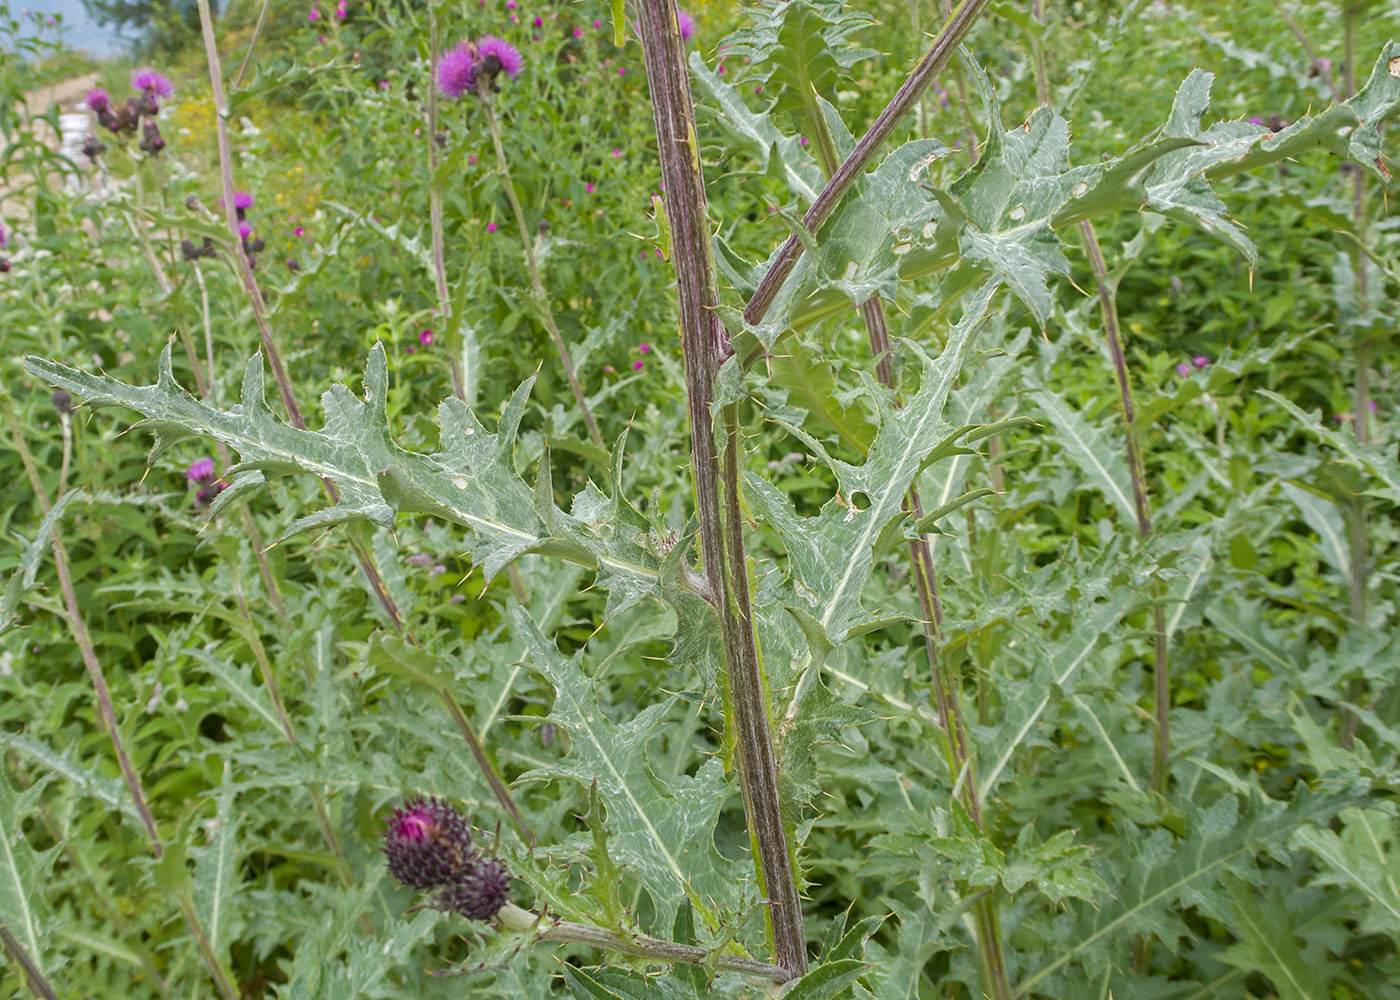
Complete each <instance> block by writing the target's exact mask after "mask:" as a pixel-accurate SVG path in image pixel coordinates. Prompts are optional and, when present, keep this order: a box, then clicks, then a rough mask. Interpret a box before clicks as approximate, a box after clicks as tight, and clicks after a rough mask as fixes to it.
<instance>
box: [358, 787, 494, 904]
mask: <svg viewBox="0 0 1400 1000" xmlns="http://www.w3.org/2000/svg"><path fill="white" fill-rule="evenodd" d="M388 823H389V828H388V829H387V830H386V831H385V832H384V855H385V857H386V858H388V861H389V872H390V874H392V875H393V876H394V878H396V879H398V880H399V881H400V882H402V883H403V884H404V885H410V886H412V887H413V888H415V889H433V888H437V887H440V886H449V885H452V884H453V883H454V881H456V879H457V877H458V875H459V874H460V873H461V872H462V870H463V869H464V868H467V867H468V866H469V865H471V863H472V862H473V861H474V860H475V859H476V849H475V848H474V847H472V835H471V830H470V829H469V828H468V826H467V821H466V820H465V819H464V818H463V817H462V815H461V814H460V813H459V812H457V810H456V809H453V808H452V807H451V806H450V805H448V804H447V803H446V802H439V801H438V800H437V799H435V798H433V799H422V798H418V799H414V800H412V801H411V802H410V801H405V802H404V804H403V808H401V809H395V810H394V815H393V816H392V817H390V819H389V821H388ZM498 908H499V907H498Z"/></svg>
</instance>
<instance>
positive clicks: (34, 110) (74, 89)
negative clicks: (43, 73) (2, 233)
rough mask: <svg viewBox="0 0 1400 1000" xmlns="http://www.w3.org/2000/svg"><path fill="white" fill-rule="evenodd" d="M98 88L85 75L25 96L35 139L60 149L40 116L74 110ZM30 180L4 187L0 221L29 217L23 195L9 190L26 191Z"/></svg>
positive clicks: (0, 197) (20, 177) (16, 180)
mask: <svg viewBox="0 0 1400 1000" xmlns="http://www.w3.org/2000/svg"><path fill="white" fill-rule="evenodd" d="M95 86H97V74H96V73H85V74H83V75H82V76H74V77H69V78H68V79H67V80H61V81H59V82H58V83H53V84H50V85H49V86H47V87H39V88H38V89H36V90H31V91H29V93H27V94H25V95H24V102H25V106H26V107H27V109H28V115H29V127H30V128H32V129H33V130H34V134H35V136H36V137H38V138H39V139H40V140H41V141H42V142H43V143H44V144H45V145H47V146H48V147H49V148H50V149H57V148H58V147H59V142H60V136H59V135H58V133H57V132H55V131H54V130H53V129H52V128H51V127H50V126H49V123H48V122H46V121H43V120H41V119H40V118H39V115H42V114H44V112H46V111H48V110H49V108H51V107H53V106H54V105H55V104H57V105H58V106H59V110H60V111H65V110H71V109H72V107H73V105H75V104H77V103H78V102H79V101H81V100H82V99H83V95H84V94H86V93H87V92H88V91H89V90H91V89H92V88H93V87H95ZM21 127H23V126H21ZM28 181H29V178H28V176H27V175H24V174H20V175H18V176H12V177H11V179H10V181H9V183H7V184H5V185H3V190H0V218H5V219H8V220H10V222H11V223H15V222H20V221H22V220H23V219H25V218H27V217H28V215H29V209H28V205H27V204H26V201H25V199H24V198H23V196H20V197H14V196H11V195H9V192H10V191H23V190H24V189H25V187H26V186H27V184H28Z"/></svg>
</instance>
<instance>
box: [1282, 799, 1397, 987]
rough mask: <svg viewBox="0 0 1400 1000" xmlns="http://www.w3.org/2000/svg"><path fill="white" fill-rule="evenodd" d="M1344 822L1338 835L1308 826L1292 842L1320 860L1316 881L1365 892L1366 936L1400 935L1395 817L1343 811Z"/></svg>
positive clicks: (1362, 922)
mask: <svg viewBox="0 0 1400 1000" xmlns="http://www.w3.org/2000/svg"><path fill="white" fill-rule="evenodd" d="M1341 821H1342V832H1341V833H1340V834H1337V833H1333V832H1332V831H1331V830H1329V829H1327V828H1325V827H1318V826H1306V827H1303V828H1302V829H1300V830H1299V831H1298V832H1297V833H1296V834H1294V835H1293V840H1292V841H1291V843H1292V845H1293V846H1294V847H1300V848H1303V849H1304V850H1307V851H1311V852H1312V853H1313V854H1314V855H1316V857H1317V859H1318V861H1319V862H1321V865H1322V868H1323V871H1322V874H1320V875H1318V876H1317V878H1316V879H1315V880H1314V881H1315V882H1316V883H1317V884H1320V885H1344V886H1350V887H1352V888H1354V889H1357V890H1358V891H1360V892H1361V894H1362V895H1363V896H1365V898H1366V905H1365V906H1364V907H1361V908H1360V913H1359V916H1360V930H1361V932H1362V933H1363V934H1390V935H1392V936H1396V937H1400V849H1397V846H1396V841H1397V837H1396V821H1395V819H1394V817H1391V816H1388V815H1386V814H1385V813H1383V812H1380V811H1378V810H1375V809H1343V810H1342V813H1341ZM1270 978H1271V979H1272V978H1273V976H1272V975H1271V976H1270ZM1275 982H1276V983H1277V980H1275Z"/></svg>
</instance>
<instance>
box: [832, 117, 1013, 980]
mask: <svg viewBox="0 0 1400 1000" xmlns="http://www.w3.org/2000/svg"><path fill="white" fill-rule="evenodd" d="M816 112H817V108H816V106H815V102H814V101H809V102H808V118H809V126H810V128H811V129H812V130H813V131H814V133H815V134H816V137H817V143H816V145H817V152H818V157H819V159H820V161H821V166H822V170H823V172H824V173H825V174H826V175H827V177H828V178H830V177H831V175H832V174H833V173H835V171H836V170H837V168H838V164H837V161H836V152H835V150H836V145H835V142H834V141H833V138H832V136H831V130H830V129H829V128H828V126H827V123H826V119H825V118H823V117H822V116H821V115H819V114H817V113H816ZM860 313H861V318H862V319H863V320H864V321H865V331H866V337H867V339H868V341H869V343H870V354H871V357H872V359H873V360H874V363H875V374H876V377H877V378H879V380H880V383H881V384H882V385H883V386H884V387H885V388H886V389H889V390H890V391H891V392H896V399H895V405H899V399H898V395H897V390H896V387H895V382H894V367H893V361H892V357H891V355H892V353H893V352H892V350H891V345H890V334H889V326H888V324H887V323H886V322H885V311H884V307H883V306H882V305H881V303H880V299H879V298H878V297H876V296H871V297H870V298H868V299H866V300H865V302H863V303H862V304H861V307H860ZM904 509H905V511H907V512H908V513H909V515H910V516H911V517H912V518H913V519H914V520H915V521H917V520H918V519H919V518H921V517H922V516H923V503H922V501H921V500H920V499H919V489H918V487H917V486H911V487H910V488H909V492H908V494H907V495H906V496H905V498H904ZM909 564H910V566H911V567H912V568H913V571H914V584H915V589H916V590H917V591H918V594H919V604H920V606H921V607H922V608H923V620H922V625H923V631H924V655H925V656H926V657H927V659H928V665H929V674H930V677H931V678H932V681H933V695H934V705H935V706H936V707H937V709H938V720H939V723H940V725H941V726H942V728H943V732H944V733H945V735H946V736H947V739H948V771H949V774H950V776H951V778H952V782H953V787H954V794H955V795H958V797H959V798H961V800H962V802H963V807H964V808H965V809H966V810H967V814H968V816H969V817H971V819H972V821H973V822H974V823H976V824H977V826H978V827H979V828H980V827H981V826H982V803H981V797H980V793H979V790H978V785H977V774H976V770H975V768H974V767H973V764H972V747H971V743H970V741H969V740H968V736H967V724H966V722H965V720H964V717H963V711H962V704H961V699H960V698H959V693H960V688H961V684H962V679H961V678H960V677H959V676H958V675H957V672H956V671H955V670H954V669H953V667H952V663H951V662H950V661H949V660H948V658H947V657H944V656H940V655H939V650H940V648H941V647H942V644H943V643H942V639H943V602H942V599H941V598H940V597H939V594H938V577H937V576H936V574H935V572H934V568H933V553H932V551H931V550H930V549H929V545H928V537H927V536H925V535H920V536H919V537H918V538H911V539H910V540H909ZM973 909H974V912H975V915H976V921H975V925H976V928H977V931H976V933H977V951H978V955H979V956H980V958H981V962H982V971H983V982H984V984H985V986H986V989H987V993H988V995H989V996H990V997H992V998H993V1000H1011V996H1012V993H1011V981H1010V980H1009V979H1008V978H1007V975H1006V958H1005V955H1004V954H1003V952H1002V946H1001V934H1000V929H999V928H1000V921H999V920H998V919H997V912H996V901H995V899H993V898H992V896H991V895H985V896H983V897H981V898H980V899H978V900H977V902H976V903H975V904H974V906H973Z"/></svg>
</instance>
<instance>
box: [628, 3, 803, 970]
mask: <svg viewBox="0 0 1400 1000" xmlns="http://www.w3.org/2000/svg"><path fill="white" fill-rule="evenodd" d="M637 11H638V14H639V20H640V34H641V40H642V49H643V53H644V55H645V61H646V72H647V84H648V87H649V89H650V92H651V105H652V118H653V121H654V123H655V126H656V145H657V150H658V153H659V156H660V160H661V173H662V179H663V180H664V182H665V185H666V201H667V206H666V215H667V218H668V219H669V220H670V223H671V230H672V245H673V250H674V252H673V255H672V257H673V262H674V266H675V273H676V283H677V290H678V294H679V299H680V317H679V318H680V327H681V341H682V347H683V350H684V357H685V378H686V391H687V397H688V400H687V401H688V404H689V405H688V409H689V415H690V439H691V449H692V466H693V469H694V476H695V513H696V519H697V520H698V522H699V526H700V552H701V558H702V560H703V571H704V576H703V581H702V583H701V584H700V586H702V587H703V591H704V596H705V598H706V599H707V600H709V601H710V602H711V603H712V604H713V605H714V607H715V610H716V611H717V612H718V615H719V622H720V638H721V641H722V644H723V649H724V658H725V662H726V665H727V667H728V677H729V684H730V691H731V695H732V698H731V701H732V706H733V718H732V719H731V720H730V724H731V725H732V726H733V733H734V745H735V749H736V756H737V757H738V759H739V776H740V780H741V782H742V785H743V791H744V795H743V799H744V811H745V814H746V816H747V819H748V825H749V833H750V836H751V838H752V841H753V843H754V847H755V851H754V860H755V862H756V866H757V873H758V878H759V884H760V885H761V886H762V888H763V891H764V893H765V895H766V897H767V899H768V902H769V907H768V923H769V930H770V933H771V935H772V940H773V948H774V952H775V957H776V959H777V964H778V965H780V966H782V968H783V969H785V970H787V972H788V973H790V974H791V975H792V976H799V975H801V974H803V973H804V972H805V971H806V969H807V947H806V935H805V932H804V929H803V923H802V900H801V897H800V896H799V894H798V890H797V879H796V869H795V859H794V850H793V845H792V844H791V843H790V842H789V840H788V831H787V827H786V825H785V823H784V821H783V814H782V807H781V802H780V798H779V791H778V766H777V754H776V751H775V747H774V741H773V732H772V725H771V722H770V719H769V715H768V706H767V699H766V696H765V692H764V678H763V666H762V663H761V662H760V660H759V657H758V646H757V641H756V638H755V636H754V630H753V621H754V619H753V612H752V609H751V608H750V606H749V581H748V568H747V565H746V559H745V554H744V537H743V516H742V513H741V509H740V498H739V451H740V440H739V429H738V407H737V404H734V405H729V406H725V407H723V408H722V409H721V410H720V412H719V413H718V414H714V415H712V414H711V404H712V403H713V401H714V396H715V380H716V377H717V375H718V373H719V368H720V365H721V364H723V363H724V361H726V360H727V359H728V358H730V357H732V356H733V353H734V352H733V348H732V347H731V346H730V343H729V336H728V334H727V333H726V332H725V329H724V326H723V325H722V324H721V322H720V320H719V316H718V314H717V313H716V308H717V307H718V305H719V287H718V284H717V282H716V276H715V264H714V259H713V257H712V256H711V251H710V225H709V216H708V209H707V204H706V199H705V184H704V177H703V176H702V174H701V171H700V150H699V145H698V142H697V140H696V136H695V110H694V106H693V104H692V99H691V93H690V83H689V79H688V76H687V74H686V69H685V55H684V50H683V48H682V45H681V37H680V30H679V28H678V26H677V21H676V5H675V0H639V2H638V4H637ZM716 423H718V424H719V432H718V434H717V433H716V426H715V425H716ZM721 440H723V441H724V442H725V447H724V449H723V455H721V449H720V441H721Z"/></svg>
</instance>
